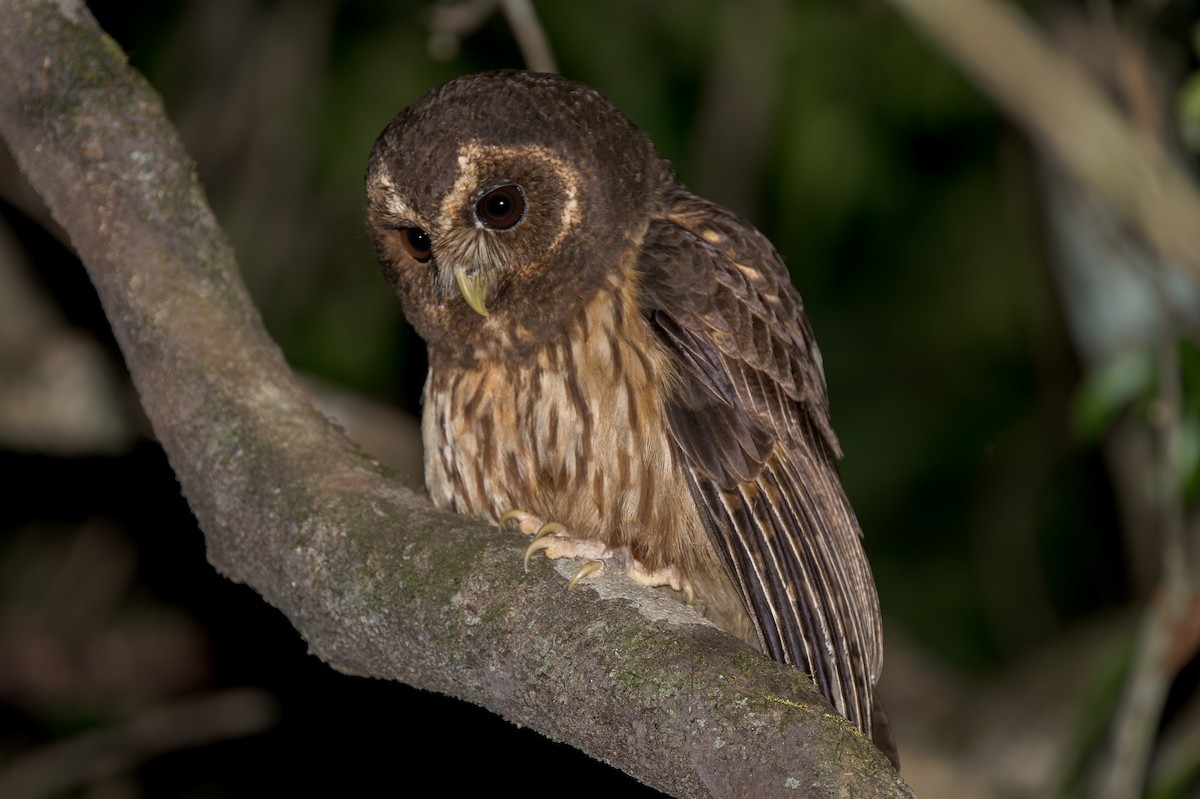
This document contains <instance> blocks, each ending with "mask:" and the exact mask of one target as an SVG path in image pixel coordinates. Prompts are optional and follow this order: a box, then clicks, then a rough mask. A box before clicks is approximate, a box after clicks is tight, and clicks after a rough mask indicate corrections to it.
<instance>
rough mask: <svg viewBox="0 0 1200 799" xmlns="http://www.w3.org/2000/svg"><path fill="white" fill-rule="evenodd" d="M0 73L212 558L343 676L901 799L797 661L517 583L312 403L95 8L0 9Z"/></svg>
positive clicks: (753, 786)
mask: <svg viewBox="0 0 1200 799" xmlns="http://www.w3.org/2000/svg"><path fill="white" fill-rule="evenodd" d="M0 65H3V68H4V73H5V80H4V82H3V84H2V85H0V133H2V134H3V136H4V138H5V139H6V141H7V142H8V145H9V147H10V148H11V150H12V152H13V154H14V156H15V157H16V160H17V162H18V163H19V165H20V167H21V169H22V170H23V172H24V173H25V175H26V176H27V177H28V179H29V180H30V182H31V183H32V184H33V186H34V187H35V188H36V189H37V191H38V192H39V193H40V194H41V195H42V197H43V198H44V199H45V201H46V203H47V205H48V206H49V207H50V209H51V212H52V213H53V215H54V217H55V219H57V220H58V222H59V223H60V224H62V226H63V227H64V228H65V229H66V230H67V231H68V233H69V234H70V237H71V241H72V243H73V245H74V247H75V249H76V250H77V252H78V253H79V255H80V256H81V258H82V259H83V261H84V263H85V265H86V267H87V269H88V272H89V274H90V276H91V278H92V281H93V282H94V283H95V285H96V288H97V290H98V292H99V294H100V298H101V301H102V302H103V304H104V308H105V311H106V313H107V314H108V318H109V320H110V322H111V324H112V326H113V328H114V330H115V332H116V337H117V340H118V341H119V343H120V345H121V348H122V351H123V353H124V355H125V359H126V362H127V364H128V366H129V370H130V372H131V374H132V376H133V380H134V383H135V384H136V386H137V389H138V392H139V394H140V396H141V400H142V403H143V405H144V407H145V410H146V413H147V414H148V416H149V417H150V419H151V421H152V423H153V426H154V430H155V433H156V434H157V436H158V438H159V440H160V441H161V442H162V445H163V448H164V449H165V450H166V452H167V455H168V456H169V458H170V461H171V464H172V467H173V468H174V470H175V472H176V474H177V475H178V477H179V481H180V484H181V485H182V487H183V491H184V493H185V495H186V496H187V498H188V501H189V502H190V503H191V507H192V509H193V511H194V512H195V514H196V516H197V517H198V518H199V520H200V524H201V527H202V528H203V529H204V532H205V535H206V537H207V542H208V551H209V558H210V560H211V561H212V563H213V564H214V565H215V566H216V567H217V568H218V569H220V570H221V571H222V572H223V573H224V574H226V575H228V576H229V577H230V578H232V579H235V580H239V581H242V582H245V583H247V584H249V585H250V586H252V587H253V588H255V589H256V590H257V591H259V593H261V594H262V596H263V597H264V598H265V599H266V600H267V601H268V602H270V603H271V604H272V605H274V606H275V607H277V608H279V609H280V610H281V611H282V612H283V613H285V614H286V615H287V617H288V618H289V619H290V620H291V621H292V623H293V624H294V625H295V626H296V628H297V629H298V630H300V632H301V633H302V634H303V635H304V637H305V638H306V639H307V640H308V642H309V644H310V645H311V646H312V648H313V650H314V651H315V652H316V653H317V654H318V655H320V656H321V657H322V658H323V659H325V660H326V661H327V662H328V663H329V664H330V665H332V666H333V667H335V668H337V669H340V670H341V671H344V672H348V673H353V674H361V675H370V676H374V677H379V678H384V679H394V680H402V681H404V682H407V683H410V684H412V685H415V686H419V687H421V688H425V689H429V690H434V691H440V692H443V693H446V694H450V695H453V696H456V697H460V698H462V699H466V700H468V701H471V702H476V703H478V704H481V705H484V706H485V707H488V708H490V709H491V710H493V711H495V712H497V713H500V714H501V715H503V716H504V717H506V718H508V719H511V720H512V721H514V722H517V723H520V724H524V725H528V726H530V727H532V728H534V729H536V730H539V731H540V732H542V733H544V734H545V735H547V736H549V737H551V738H555V739H558V740H562V741H565V742H567V743H569V744H571V745H573V746H576V747H578V748H579V749H582V750H583V751H585V752H588V753H590V754H592V755H594V756H596V757H598V758H601V759H603V760H605V761H607V762H609V763H611V764H613V765H615V766H617V767H618V768H621V769H623V770H624V771H626V772H628V773H629V774H632V775H633V776H635V777H636V778H638V779H640V780H642V781H643V782H646V783H647V784H650V785H652V786H654V787H657V788H659V789H661V790H663V791H666V792H668V793H672V794H676V795H679V796H734V795H737V796H770V795H788V796H813V797H816V796H822V797H824V796H856V797H902V796H911V793H910V791H909V790H908V788H907V786H905V785H904V783H903V782H902V781H901V780H900V778H899V777H898V776H897V775H896V773H895V772H894V771H893V770H892V769H891V767H890V765H889V764H888V762H887V760H886V758H884V757H883V755H882V754H880V753H879V752H878V751H877V750H876V749H875V748H874V747H873V746H872V745H871V744H870V743H868V742H867V741H866V740H865V739H863V738H862V737H861V736H860V735H859V734H858V733H857V731H855V730H854V729H853V728H852V727H851V725H850V724H849V723H847V722H845V721H844V720H843V719H841V718H840V717H838V716H836V715H834V714H833V713H832V711H831V710H830V709H829V707H828V705H827V704H826V703H825V701H824V700H823V699H822V698H821V697H820V696H819V695H818V694H817V693H816V691H815V689H814V687H813V685H812V683H811V681H810V680H809V679H808V678H807V677H805V676H804V675H803V674H801V673H800V672H799V671H797V670H795V669H792V668H787V667H784V666H780V665H778V664H775V663H773V662H771V661H769V660H768V659H766V658H763V657H761V656H759V655H757V654H755V653H753V652H752V651H750V650H749V649H747V648H746V647H745V646H744V645H743V644H741V643H740V642H738V641H736V640H735V639H733V638H731V637H729V636H727V635H725V634H723V633H721V632H720V631H718V630H716V629H715V628H714V627H712V626H711V625H708V624H707V623H705V622H703V620H701V619H700V618H699V617H698V616H696V615H695V614H694V613H693V612H692V611H691V610H690V609H687V608H684V607H682V606H680V605H678V604H677V603H675V602H673V601H672V600H670V599H669V598H666V597H664V596H662V595H660V594H658V593H655V592H653V591H650V590H647V589H642V588H640V587H638V586H635V585H632V584H630V583H628V581H624V580H620V579H616V578H610V579H605V578H601V579H599V580H597V581H596V582H595V583H592V584H591V587H590V588H584V589H582V590H575V591H572V592H570V593H567V592H566V590H565V580H564V578H563V577H562V575H561V574H559V573H558V571H557V570H556V569H555V568H552V567H551V566H549V565H545V564H542V565H540V566H539V567H538V568H536V569H533V570H531V573H530V574H528V575H526V574H523V573H522V572H521V569H520V552H521V547H522V546H523V544H522V542H521V541H520V540H519V539H518V537H517V536H515V535H506V534H503V533H499V532H497V531H496V530H495V529H491V528H488V527H485V526H484V525H481V524H479V523H476V522H473V521H471V520H468V519H465V518H462V517H458V516H454V515H450V514H445V513H440V512H438V511H436V510H435V509H434V508H433V507H432V506H431V505H430V504H429V502H428V501H427V500H426V499H424V498H423V497H421V496H418V495H416V494H414V493H412V492H410V491H408V490H407V489H405V488H403V487H402V486H400V485H399V484H398V483H396V482H395V481H393V480H390V479H388V477H387V476H386V475H384V474H383V473H382V470H381V469H380V468H379V467H378V466H377V465H376V464H374V463H373V462H372V461H370V460H369V459H368V458H367V457H365V456H364V455H362V454H361V453H359V452H358V451H357V450H356V449H355V447H354V446H353V445H352V444H351V443H350V442H348V441H347V440H346V439H345V438H344V437H343V436H342V435H341V433H340V432H339V431H337V430H336V429H335V428H334V427H333V426H332V425H330V424H329V422H328V421H327V420H326V419H325V418H324V417H322V416H321V415H320V414H319V413H318V412H316V411H315V410H314V409H313V406H312V403H311V402H310V400H309V397H308V396H307V395H306V394H305V393H304V391H303V390H302V389H301V388H300V387H299V386H298V385H297V383H296V381H295V379H294V377H293V375H292V373H291V371H290V370H289V368H288V366H287V364H286V363H285V362H284V359H283V357H282V355H281V353H280V351H279V349H278V347H276V345H275V344H274V343H273V342H272V341H271V340H270V339H269V338H268V336H267V334H266V333H265V331H264V330H263V327H262V324H261V321H260V319H259V316H258V313H257V312H256V310H255V309H254V307H253V305H252V304H251V302H250V299H249V297H248V295H247V292H246V289H245V287H244V285H243V284H242V282H241V280H240V278H239V277H238V272H237V268H236V265H235V263H234V259H233V254H232V252H231V250H230V248H229V246H228V244H227V243H226V240H225V238H224V236H223V235H222V233H221V232H220V230H219V229H218V227H217V225H216V222H215V221H214V219H213V216H212V213H211V211H210V210H209V209H208V207H207V205H206V203H205V200H204V197H203V194H202V192H201V189H200V187H199V185H198V183H197V180H196V176H195V174H194V171H193V168H192V165H191V162H190V160H189V159H188V157H187V155H186V153H185V152H184V151H183V148H182V147H181V145H180V143H179V139H178V137H177V135H176V133H175V131H174V130H173V129H172V128H171V126H170V124H169V123H168V121H167V120H166V117H165V115H164V113H163V110H162V106H161V103H160V101H159V98H158V97H157V95H156V94H155V93H154V92H153V90H152V89H151V88H150V87H149V86H148V85H147V84H146V82H145V81H144V80H143V79H142V78H141V77H140V76H139V75H137V74H136V73H135V72H134V71H133V70H131V69H130V68H129V66H128V65H127V64H126V61H125V58H124V55H123V54H122V52H121V50H120V48H119V47H118V46H117V45H116V44H115V43H114V42H113V41H112V40H111V39H109V38H107V37H106V36H105V35H104V34H103V33H102V31H100V29H99V28H98V26H97V25H96V23H95V21H94V20H93V19H92V18H91V16H90V15H89V14H88V12H87V11H86V9H85V8H84V7H83V5H82V4H81V3H78V2H68V0H60V2H52V1H51V0H7V1H6V2H4V3H3V4H0ZM364 158H365V154H364ZM564 567H565V564H564Z"/></svg>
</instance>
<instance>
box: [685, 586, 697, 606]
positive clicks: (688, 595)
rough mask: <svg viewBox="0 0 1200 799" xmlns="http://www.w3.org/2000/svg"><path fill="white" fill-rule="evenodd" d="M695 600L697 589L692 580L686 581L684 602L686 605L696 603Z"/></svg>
mask: <svg viewBox="0 0 1200 799" xmlns="http://www.w3.org/2000/svg"><path fill="white" fill-rule="evenodd" d="M695 602H696V589H695V588H692V584H691V583H690V582H685V583H684V584H683V603H684V604H685V605H692V604H695Z"/></svg>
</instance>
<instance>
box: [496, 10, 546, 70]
mask: <svg viewBox="0 0 1200 799" xmlns="http://www.w3.org/2000/svg"><path fill="white" fill-rule="evenodd" d="M500 8H501V9H502V10H503V11H504V18H505V19H506V20H508V25H509V27H510V28H512V32H513V36H514V37H516V40H517V46H518V47H520V48H521V56H522V57H523V58H524V59H525V66H526V67H528V68H529V69H532V70H533V71H534V72H558V64H556V63H555V61H554V53H553V52H551V50H550V40H549V39H548V38H546V31H545V30H544V29H543V28H542V23H541V22H540V21H538V15H537V12H536V11H534V9H533V3H532V2H531V0H500Z"/></svg>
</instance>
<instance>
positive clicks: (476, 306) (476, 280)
mask: <svg viewBox="0 0 1200 799" xmlns="http://www.w3.org/2000/svg"><path fill="white" fill-rule="evenodd" d="M454 280H455V282H456V283H458V293H459V294H461V295H462V298H463V299H464V300H466V301H467V305H470V306H471V309H472V310H473V311H475V313H477V314H479V315H480V316H487V315H488V312H487V298H488V290H489V289H490V288H491V281H490V280H488V276H487V272H485V271H484V270H482V269H479V270H477V271H476V272H475V274H473V275H468V274H467V273H466V272H464V271H463V270H461V269H455V270H454Z"/></svg>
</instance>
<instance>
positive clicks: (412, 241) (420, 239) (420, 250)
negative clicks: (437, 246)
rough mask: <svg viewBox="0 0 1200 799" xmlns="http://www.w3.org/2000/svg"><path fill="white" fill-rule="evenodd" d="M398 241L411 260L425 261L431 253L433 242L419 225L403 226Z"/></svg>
mask: <svg viewBox="0 0 1200 799" xmlns="http://www.w3.org/2000/svg"><path fill="white" fill-rule="evenodd" d="M400 241H401V243H402V244H404V249H405V250H407V251H408V254H409V255H411V256H412V257H413V260H415V261H417V262H419V263H425V262H427V261H428V260H429V258H430V256H431V255H432V252H431V251H432V249H433V242H431V241H430V240H429V234H428V233H426V232H425V231H424V230H421V228H419V227H406V228H404V230H403V232H402V233H401V236H400Z"/></svg>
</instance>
